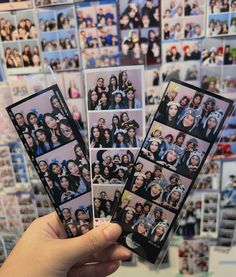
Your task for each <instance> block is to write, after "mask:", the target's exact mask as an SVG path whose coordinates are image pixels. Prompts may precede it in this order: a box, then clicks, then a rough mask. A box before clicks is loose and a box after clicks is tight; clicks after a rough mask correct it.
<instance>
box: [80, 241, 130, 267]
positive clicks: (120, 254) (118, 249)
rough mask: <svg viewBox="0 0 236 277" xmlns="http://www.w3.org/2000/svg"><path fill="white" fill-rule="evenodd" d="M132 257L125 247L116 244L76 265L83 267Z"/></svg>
mask: <svg viewBox="0 0 236 277" xmlns="http://www.w3.org/2000/svg"><path fill="white" fill-rule="evenodd" d="M131 255H132V252H131V251H129V250H128V249H126V248H125V247H123V246H121V245H119V244H115V245H111V246H110V247H108V248H106V251H101V252H98V253H95V254H92V255H90V256H89V257H86V258H85V259H83V260H81V261H79V263H77V264H76V265H82V264H85V263H95V262H97V263H104V262H111V261H118V260H127V259H128V258H130V256H131Z"/></svg>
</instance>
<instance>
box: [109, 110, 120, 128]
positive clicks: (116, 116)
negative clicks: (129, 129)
mask: <svg viewBox="0 0 236 277" xmlns="http://www.w3.org/2000/svg"><path fill="white" fill-rule="evenodd" d="M114 118H117V119H118V128H120V118H119V116H118V115H116V114H114V115H113V117H112V120H111V124H112V129H113V130H115V125H114V123H113V119H114Z"/></svg>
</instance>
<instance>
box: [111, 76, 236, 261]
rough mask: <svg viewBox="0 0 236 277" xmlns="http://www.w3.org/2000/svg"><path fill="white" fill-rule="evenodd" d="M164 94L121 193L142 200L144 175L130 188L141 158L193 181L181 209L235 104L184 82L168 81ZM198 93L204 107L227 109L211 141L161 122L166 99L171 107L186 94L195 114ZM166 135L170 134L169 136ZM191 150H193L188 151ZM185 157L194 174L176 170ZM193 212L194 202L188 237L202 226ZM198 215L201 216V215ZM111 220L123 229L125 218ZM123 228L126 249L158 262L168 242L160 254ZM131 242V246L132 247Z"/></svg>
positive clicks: (175, 216)
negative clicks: (207, 105)
mask: <svg viewBox="0 0 236 277" xmlns="http://www.w3.org/2000/svg"><path fill="white" fill-rule="evenodd" d="M179 85H180V86H181V89H180V87H179V89H178V88H177V87H178V86H179ZM164 91H165V92H164V95H163V97H162V101H161V104H160V105H159V107H158V108H157V111H156V113H155V115H154V117H153V120H152V122H151V124H150V127H149V130H148V132H147V136H146V138H145V140H144V143H143V145H142V147H141V149H140V151H139V154H138V156H137V159H136V161H135V164H134V166H133V169H132V172H131V174H130V175H129V178H128V180H127V182H126V185H125V189H124V192H123V194H122V199H123V197H124V195H125V194H126V193H128V192H129V193H130V194H134V195H135V197H141V196H139V195H138V193H137V190H138V189H139V186H140V187H142V184H143V183H144V180H145V178H144V176H143V177H141V176H139V179H138V185H137V184H136V186H135V187H134V190H135V191H132V187H131V189H130V186H131V184H132V181H133V176H134V174H135V173H136V172H135V168H137V165H138V166H139V158H143V159H145V160H147V161H150V162H152V163H154V164H156V165H160V166H163V167H164V168H166V169H168V170H169V171H171V172H174V173H177V174H178V175H180V176H184V177H186V178H187V179H190V182H189V184H190V185H189V189H188V192H187V193H186V194H185V195H184V201H183V203H182V206H183V205H184V204H185V203H184V202H185V201H186V199H187V197H188V195H189V192H190V190H191V189H192V187H193V184H194V182H195V180H196V178H197V175H198V173H199V172H200V170H201V167H202V165H203V163H204V161H205V160H206V158H207V156H208V154H209V153H210V151H211V147H212V146H213V144H214V140H215V139H216V138H217V135H218V134H219V132H220V129H221V127H222V126H223V124H224V121H225V120H226V118H227V116H228V115H229V113H230V111H231V107H232V103H233V102H232V101H231V100H229V99H226V98H222V97H220V96H217V97H216V98H214V95H213V94H212V93H210V92H208V91H205V90H204V91H203V90H202V89H199V88H197V87H194V86H192V85H189V84H186V83H182V82H179V81H176V80H173V79H170V80H169V83H168V84H167V86H166V88H165V90H164ZM180 91H181V93H180V94H178V92H180ZM170 92H171V95H172V96H170ZM182 93H183V94H182ZM191 93H192V96H190V94H191ZM195 94H197V95H195ZM199 94H200V95H202V97H197V98H199V100H200V98H203V97H206V98H205V99H206V100H204V103H205V104H203V105H206V104H208V102H209V101H210V102H211V101H213V102H215V101H216V102H218V101H220V102H218V103H221V104H219V105H220V106H222V105H225V108H224V110H227V111H226V113H225V114H224V116H223V118H222V121H220V125H219V128H218V127H217V130H218V131H217V134H216V136H215V137H214V138H213V137H212V138H211V139H209V138H208V139H207V138H206V137H205V138H204V137H202V132H201V138H200V136H197V135H194V134H192V135H191V132H189V131H188V130H187V126H185V128H184V129H179V128H178V126H174V125H172V127H171V123H170V122H168V123H167V122H165V121H164V122H162V120H160V119H161V114H162V111H161V110H162V108H163V104H164V101H165V99H166V97H169V96H170V98H171V99H169V100H167V103H168V104H169V106H171V105H172V104H173V103H176V102H178V100H177V99H178V97H180V98H179V99H181V100H182V98H183V96H184V95H185V97H187V98H188V97H190V99H188V100H187V99H186V101H184V102H185V103H188V104H187V105H190V104H191V105H194V106H195V108H190V109H193V110H194V111H195V112H196V110H197V109H198V108H199V105H200V103H201V100H200V101H197V102H198V104H197V103H196V99H194V96H200V95H199ZM168 95H169V96H168ZM177 95H178V96H177ZM176 97H177V98H176ZM209 98H211V99H213V98H214V100H210V99H209ZM207 99H208V100H207ZM205 101H206V102H205ZM221 101H222V102H221ZM216 102H215V103H216ZM178 103H179V102H178ZM194 103H195V104H194ZM196 104H197V105H196ZM175 105H176V104H175ZM179 106H180V105H179V104H177V105H176V111H175V114H177V112H178V107H179ZM163 110H164V111H165V112H164V113H163V114H166V112H167V111H168V106H165V107H164V109H163ZM187 110H188V108H187ZM202 111H203V109H202ZM185 112H186V111H184V112H183V114H182V115H181V116H180V118H182V119H183V118H184V117H185V116H184V114H185ZM214 113H215V111H214ZM185 115H186V114H185ZM170 119H171V116H170V117H168V120H170ZM201 119H203V114H202V115H201ZM180 120H181V119H180ZM208 120H209V118H208V119H206V121H205V122H206V123H205V126H206V124H207V121H208ZM192 127H193V126H192ZM171 129H172V130H173V131H174V132H175V136H173V134H171V132H169V131H170V130H171ZM166 132H167V133H169V134H167V133H166ZM179 132H180V133H179ZM165 134H167V140H166V141H165V142H167V143H168V144H169V145H168V146H167V148H166V150H165V151H164V154H163V155H162V158H161V162H158V159H159V158H158V155H159V152H160V151H161V150H162V146H163V144H162V142H163V141H164V137H165ZM170 134H171V136H170ZM152 136H153V137H152ZM177 136H178V137H180V138H181V139H179V138H178V140H176V139H177ZM185 139H186V145H185V146H184V147H183V149H184V151H183V152H182V151H181V146H183V144H184V141H185ZM173 142H176V143H173ZM172 143H173V144H172ZM189 147H190V149H191V150H190V149H189ZM187 149H189V150H190V153H188V154H187ZM189 150H188V151H189ZM186 154H187V156H188V158H187V162H186V164H187V165H188V169H190V171H191V173H189V174H187V173H186V170H183V169H182V170H180V171H178V169H177V167H178V165H180V164H181V163H183V160H182V161H178V158H180V159H181V158H182V159H185V158H186ZM156 155H157V159H156ZM169 155H170V156H171V161H170V159H169ZM167 156H168V160H167V162H166V160H165V159H166V158H167ZM172 162H173V163H172ZM171 163H172V164H171ZM175 163H176V164H175ZM174 164H175V165H174ZM175 166H176V167H175ZM139 167H141V169H142V165H141V166H139ZM176 169H177V170H176ZM194 170H196V171H195V172H194ZM139 171H141V170H140V169H139ZM139 175H141V174H140V173H139ZM140 177H141V178H140ZM156 191H157V194H158V193H160V191H161V185H160V181H159V183H158V188H157V189H156ZM131 198H132V196H131ZM142 198H143V199H145V201H148V202H150V198H147V196H144V195H142ZM121 203H122V200H121ZM121 203H120V205H121ZM151 203H152V202H151ZM199 203H200V206H199V207H198V208H200V209H201V200H200V202H199ZM159 205H160V204H159ZM193 210H194V204H193V202H192V201H191V203H190V204H189V206H188V207H187V210H186V215H185V220H186V223H188V231H186V230H185V231H186V235H187V236H190V237H191V236H194V235H195V225H197V224H198V226H199V227H198V232H200V222H201V218H200V217H197V215H196V220H195V221H194V222H193V221H191V215H192V214H193ZM180 211H181V210H179V211H178V212H177V213H176V214H175V215H174V217H173V221H172V224H171V225H170V226H168V231H170V230H171V229H172V228H173V224H174V222H175V221H176V219H177V218H178V216H179V213H180ZM173 214H174V213H173ZM198 215H199V213H198ZM187 216H188V217H189V219H187ZM188 220H189V221H188ZM112 221H113V222H117V223H118V224H120V225H121V226H122V218H119V217H117V216H116V215H114V216H113V218H112ZM122 227H123V232H122V235H121V237H120V239H119V242H120V243H122V244H123V245H125V246H127V245H128V247H129V249H131V250H133V251H134V252H136V253H137V248H139V247H141V251H142V252H141V251H140V252H138V254H139V255H141V256H143V257H146V258H147V259H148V260H149V261H150V262H152V263H154V262H155V261H156V259H157V257H158V256H159V253H160V251H161V249H162V248H163V246H164V244H165V243H166V244H165V246H167V242H165V240H163V243H162V244H161V247H159V249H158V251H155V250H154V249H152V250H151V248H150V246H149V244H148V242H147V240H146V239H140V237H139V236H138V237H135V236H133V234H132V230H130V229H129V230H128V231H126V230H125V228H124V226H122ZM168 231H167V232H168ZM121 241H122V242H121ZM129 243H130V245H129ZM159 258H160V257H159Z"/></svg>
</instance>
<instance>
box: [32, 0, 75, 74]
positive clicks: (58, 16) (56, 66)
mask: <svg viewBox="0 0 236 277" xmlns="http://www.w3.org/2000/svg"><path fill="white" fill-rule="evenodd" d="M37 19H38V25H39V30H40V34H39V36H40V41H41V47H42V52H43V64H44V68H45V70H46V69H47V66H48V65H50V66H51V68H52V69H53V70H54V71H60V70H63V71H66V70H73V69H74V70H75V69H77V68H79V66H80V64H79V53H78V49H79V45H78V38H77V29H76V28H77V24H76V14H75V7H74V6H72V5H67V6H61V7H56V8H54V9H52V8H48V9H39V10H38V11H37Z"/></svg>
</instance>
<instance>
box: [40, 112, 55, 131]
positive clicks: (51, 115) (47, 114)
mask: <svg viewBox="0 0 236 277" xmlns="http://www.w3.org/2000/svg"><path fill="white" fill-rule="evenodd" d="M47 116H49V117H51V118H53V119H54V120H57V118H56V117H55V116H54V115H53V114H51V113H45V114H44V115H43V123H44V126H45V127H46V128H48V129H50V128H49V127H48V125H47V124H46V122H45V118H46V117H47Z"/></svg>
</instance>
